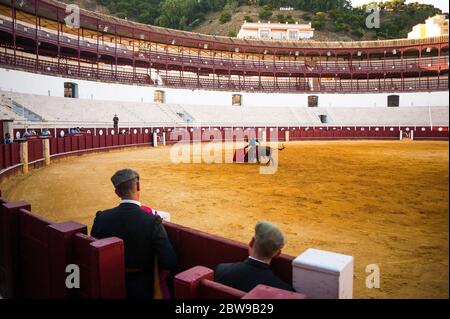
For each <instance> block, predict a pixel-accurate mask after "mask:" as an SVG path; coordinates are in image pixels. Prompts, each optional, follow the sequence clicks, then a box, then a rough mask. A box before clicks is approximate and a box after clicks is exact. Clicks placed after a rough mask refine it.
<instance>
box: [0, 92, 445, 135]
mask: <svg viewBox="0 0 450 319" xmlns="http://www.w3.org/2000/svg"><path fill="white" fill-rule="evenodd" d="M0 94H1V95H2V99H3V100H4V101H5V100H6V101H8V99H10V100H9V101H13V102H14V103H17V104H19V105H22V106H23V107H25V108H26V109H28V110H29V112H32V113H33V114H36V116H39V117H41V118H42V119H43V120H42V121H41V122H39V121H30V120H28V121H26V119H24V118H23V117H22V116H21V115H20V114H18V113H19V112H17V113H14V112H13V111H12V109H8V107H7V104H6V103H4V104H3V105H5V106H2V109H4V110H5V112H6V113H5V114H7V117H9V118H11V117H13V118H14V119H15V120H16V121H17V122H18V124H22V125H23V126H24V125H25V123H26V124H27V125H30V126H34V127H42V126H45V127H71V126H83V127H93V126H101V125H106V126H109V125H110V124H111V121H112V117H113V116H114V114H118V116H119V118H120V125H121V126H124V127H139V126H143V125H150V126H177V125H181V126H185V125H187V124H193V123H194V124H196V125H203V126H321V125H322V126H323V125H325V126H328V125H332V126H346V125H352V126H392V125H394V126H402V125H403V126H411V125H412V126H422V125H424V126H426V125H430V126H433V125H436V126H439V125H444V126H447V125H448V116H449V113H448V111H449V108H448V106H431V107H428V106H414V107H395V108H387V107H351V108H350V107H317V108H307V107H283V106H282V105H281V106H279V107H257V106H243V107H232V106H217V105H208V104H198V105H192V104H185V105H171V104H160V103H139V102H136V103H135V102H117V101H97V100H86V99H71V98H60V97H49V96H42V95H32V94H22V93H12V92H4V91H3V92H0ZM319 115H327V123H322V122H321V120H320V117H319Z"/></svg>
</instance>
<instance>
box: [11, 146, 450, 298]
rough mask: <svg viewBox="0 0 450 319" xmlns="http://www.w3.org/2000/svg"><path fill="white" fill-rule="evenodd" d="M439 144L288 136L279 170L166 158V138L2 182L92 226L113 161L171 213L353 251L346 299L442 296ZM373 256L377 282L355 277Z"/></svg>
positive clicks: (106, 196)
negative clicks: (264, 227)
mask: <svg viewBox="0 0 450 319" xmlns="http://www.w3.org/2000/svg"><path fill="white" fill-rule="evenodd" d="M230 147H231V145H230ZM448 151H449V150H448V143H442V142H410V141H405V142H400V141H387V142H383V141H381V142H380V141H331V142H329V141H320V142H319V141H317V142H290V143H289V144H287V149H286V150H285V151H283V152H280V154H279V157H280V158H279V171H278V172H277V173H276V174H275V175H260V174H258V170H257V168H255V167H254V166H253V165H248V164H247V165H236V164H205V163H202V164H173V163H172V162H171V160H170V154H169V147H165V148H161V149H148V148H145V149H132V150H126V151H114V152H110V153H106V154H92V155H85V156H82V157H75V158H69V159H64V160H61V161H58V162H57V163H56V164H55V165H52V166H50V167H46V168H41V169H38V170H36V171H33V172H32V173H31V174H30V175H29V176H20V177H16V178H15V179H14V180H11V181H9V182H8V183H7V184H6V187H3V186H5V185H2V189H3V190H4V194H5V195H6V197H7V198H8V199H10V200H21V199H24V198H26V199H27V201H28V202H29V203H31V205H32V207H33V212H35V213H37V214H39V215H40V216H43V217H45V218H48V219H50V220H53V221H59V222H62V221H65V220H75V221H78V222H80V223H82V224H86V225H88V226H91V225H92V222H93V218H94V216H95V212H96V211H97V210H103V209H105V208H107V207H109V206H111V203H115V202H116V201H117V200H116V198H115V195H114V193H113V191H112V187H111V185H110V181H109V178H110V175H111V172H114V171H115V170H117V169H119V168H121V167H128V166H130V167H133V168H135V169H136V170H138V171H139V172H140V173H141V174H142V184H143V194H142V195H143V199H142V202H143V203H147V204H148V205H150V206H152V207H155V208H156V209H161V210H167V211H170V212H171V215H172V216H171V221H172V222H174V223H178V224H181V225H186V226H188V227H192V228H195V229H200V230H202V231H206V232H209V233H212V234H216V235H220V236H223V237H226V238H231V239H234V240H237V241H241V242H244V243H245V242H246V241H248V240H249V239H248V234H250V233H251V231H252V227H253V223H254V221H255V220H261V219H268V220H271V221H273V222H275V223H276V224H278V225H280V226H281V227H282V228H283V230H284V231H285V232H286V235H287V236H288V244H287V246H286V248H285V252H286V253H288V254H290V255H296V254H298V252H300V251H304V250H305V249H307V248H309V247H316V248H320V249H324V250H330V251H338V252H342V253H345V254H351V255H353V256H354V257H355V261H356V262H355V279H354V280H355V286H354V289H355V291H354V294H355V295H354V296H355V298H428V297H434V298H446V297H448V273H447V271H446V270H447V269H448V233H447V230H448V212H447V207H448ZM49 194H51V196H49ZM73 194H76V195H75V198H74V200H71V201H67V198H72V196H73ZM373 263H376V264H379V265H380V268H381V271H382V282H381V288H380V289H379V290H369V289H367V288H366V287H365V276H366V273H365V266H366V265H369V264H373ZM419 287H420V289H418V288H419Z"/></svg>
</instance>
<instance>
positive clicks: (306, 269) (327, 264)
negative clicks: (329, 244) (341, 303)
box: [292, 248, 353, 299]
mask: <svg viewBox="0 0 450 319" xmlns="http://www.w3.org/2000/svg"><path fill="white" fill-rule="evenodd" d="M292 285H293V287H294V289H295V291H297V292H300V293H303V294H305V295H306V298H308V299H351V298H353V257H352V256H348V255H342V254H338V253H333V252H328V251H324V250H319V249H313V248H309V249H307V250H306V251H305V252H304V253H303V254H301V255H300V256H298V257H297V258H295V259H294V260H293V261H292Z"/></svg>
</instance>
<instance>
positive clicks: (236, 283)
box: [214, 258, 294, 292]
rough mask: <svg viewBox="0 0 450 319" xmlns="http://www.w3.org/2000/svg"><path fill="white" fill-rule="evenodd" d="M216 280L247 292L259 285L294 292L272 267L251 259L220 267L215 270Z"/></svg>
mask: <svg viewBox="0 0 450 319" xmlns="http://www.w3.org/2000/svg"><path fill="white" fill-rule="evenodd" d="M214 280H215V281H217V282H219V283H221V284H224V285H227V286H230V287H233V288H236V289H239V290H242V291H246V292H248V291H250V290H252V289H253V288H255V287H256V286H257V285H259V284H263V285H267V286H270V287H275V288H280V289H284V290H289V291H294V289H293V288H292V287H291V286H290V285H288V284H287V283H285V282H284V281H283V280H281V279H280V278H278V277H277V276H275V274H274V273H273V272H272V270H271V269H270V265H268V264H266V263H263V262H260V261H257V260H254V259H251V258H247V259H246V260H244V261H243V262H239V263H230V264H220V265H218V266H217V267H216V269H215V270H214Z"/></svg>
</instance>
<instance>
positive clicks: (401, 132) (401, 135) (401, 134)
mask: <svg viewBox="0 0 450 319" xmlns="http://www.w3.org/2000/svg"><path fill="white" fill-rule="evenodd" d="M401 140H403V131H402V130H400V141H401Z"/></svg>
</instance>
